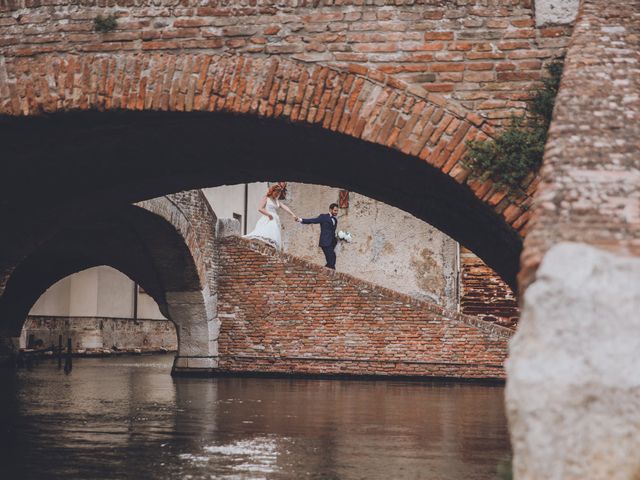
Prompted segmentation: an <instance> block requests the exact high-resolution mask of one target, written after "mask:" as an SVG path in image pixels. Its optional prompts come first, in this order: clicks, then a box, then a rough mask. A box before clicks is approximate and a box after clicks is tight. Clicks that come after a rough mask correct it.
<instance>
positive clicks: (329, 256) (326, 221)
mask: <svg viewBox="0 0 640 480" xmlns="http://www.w3.org/2000/svg"><path fill="white" fill-rule="evenodd" d="M301 223H304V224H310V223H319V224H320V240H319V241H318V245H319V246H320V248H321V249H322V251H323V252H324V258H325V259H326V260H327V264H326V265H325V267H329V268H333V269H334V270H335V268H336V252H335V248H336V244H337V243H338V240H337V239H336V228H337V227H338V219H337V218H336V217H334V216H332V215H330V214H328V213H322V214H320V215H318V216H317V217H315V218H303V219H302V222H301Z"/></svg>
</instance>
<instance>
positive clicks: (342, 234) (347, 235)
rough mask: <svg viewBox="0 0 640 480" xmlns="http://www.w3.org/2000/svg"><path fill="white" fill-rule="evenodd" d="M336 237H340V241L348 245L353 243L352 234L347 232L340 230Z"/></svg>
mask: <svg viewBox="0 0 640 480" xmlns="http://www.w3.org/2000/svg"><path fill="white" fill-rule="evenodd" d="M336 236H337V237H338V239H340V240H342V241H344V242H347V243H351V242H352V241H353V237H352V236H351V232H345V231H344V230H340V231H339V232H338V234H337V235H336Z"/></svg>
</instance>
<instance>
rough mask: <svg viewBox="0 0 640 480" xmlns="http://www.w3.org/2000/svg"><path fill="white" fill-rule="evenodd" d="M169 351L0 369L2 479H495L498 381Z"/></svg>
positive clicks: (505, 443) (503, 429)
mask: <svg viewBox="0 0 640 480" xmlns="http://www.w3.org/2000/svg"><path fill="white" fill-rule="evenodd" d="M171 361H172V356H170V355H157V356H140V357H117V358H100V359H99V358H95V359H88V358H87V359H74V368H73V371H72V372H71V374H69V375H64V373H62V372H61V371H59V370H58V369H57V365H56V364H53V363H50V362H49V361H46V362H45V363H43V364H41V365H40V366H38V367H36V368H34V369H33V370H31V371H24V370H22V371H19V372H9V371H4V372H0V381H1V383H0V420H1V422H0V425H1V428H2V431H1V433H0V435H1V438H0V440H1V443H2V445H1V451H0V478H2V479H5V480H8V479H47V480H51V479H66V480H70V479H92V480H93V479H183V480H189V479H192V480H196V479H296V480H297V479H325V480H330V479H344V480H349V479H367V480H373V479H384V480H387V479H429V480H464V479H473V480H483V479H492V480H493V479H496V478H498V477H497V476H496V467H497V466H498V464H499V463H500V462H504V461H505V459H506V458H508V456H509V454H510V446H509V438H508V433H507V426H506V420H505V416H504V404H503V391H504V390H503V387H501V386H484V385H477V384H443V383H424V382H404V381H384V380H380V381H345V380H309V379H262V378H219V379H189V378H175V379H174V378H172V377H171V376H170V375H169V372H170V369H171Z"/></svg>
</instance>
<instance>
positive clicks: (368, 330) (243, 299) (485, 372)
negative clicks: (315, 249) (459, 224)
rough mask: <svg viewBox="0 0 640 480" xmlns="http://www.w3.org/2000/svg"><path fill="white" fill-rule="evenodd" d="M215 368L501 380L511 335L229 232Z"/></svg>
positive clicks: (223, 247) (224, 243) (222, 256)
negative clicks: (230, 234)
mask: <svg viewBox="0 0 640 480" xmlns="http://www.w3.org/2000/svg"><path fill="white" fill-rule="evenodd" d="M218 259H219V278H218V282H219V285H218V316H219V319H220V320H221V331H220V337H219V355H220V362H219V372H220V373H233V374H242V373H247V374H267V375H268V374H284V373H286V374H295V375H327V376H334V375H345V376H398V377H437V378H457V379H462V378H464V379H503V378H504V369H503V362H504V360H505V358H506V355H507V344H508V340H509V338H511V336H512V335H513V331H512V330H510V329H508V328H505V327H501V326H499V325H496V324H494V323H491V322H488V321H483V320H481V319H479V318H477V317H472V316H467V315H462V314H460V313H457V312H451V311H447V310H445V309H443V308H442V307H440V306H438V305H435V304H432V303H428V302H425V301H421V300H418V299H415V298H413V297H411V296H408V295H405V294H401V293H398V292H395V291H392V290H389V289H387V288H384V287H380V286H379V285H374V284H372V283H369V282H365V281H362V280H360V279H357V278H355V277H353V276H351V275H348V274H344V273H340V272H336V271H333V270H330V269H327V268H325V267H321V266H318V265H315V264H311V263H309V262H307V261H304V260H302V259H300V258H297V257H294V256H292V255H288V254H284V253H280V252H277V251H275V250H274V249H273V248H272V247H270V246H268V245H266V244H263V243H261V242H258V241H249V240H246V239H242V238H240V237H236V236H231V237H226V238H221V239H220V240H219V243H218Z"/></svg>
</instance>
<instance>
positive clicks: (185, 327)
mask: <svg viewBox="0 0 640 480" xmlns="http://www.w3.org/2000/svg"><path fill="white" fill-rule="evenodd" d="M167 303H168V310H169V316H170V318H171V320H173V322H174V323H175V325H176V333H177V335H178V354H177V355H176V358H175V360H174V362H173V370H172V374H173V375H207V374H211V373H212V372H213V370H214V369H215V368H217V367H218V335H219V332H220V323H219V321H218V318H217V312H216V303H217V296H216V295H211V294H210V293H209V290H208V289H206V290H204V291H197V292H168V293H167Z"/></svg>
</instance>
